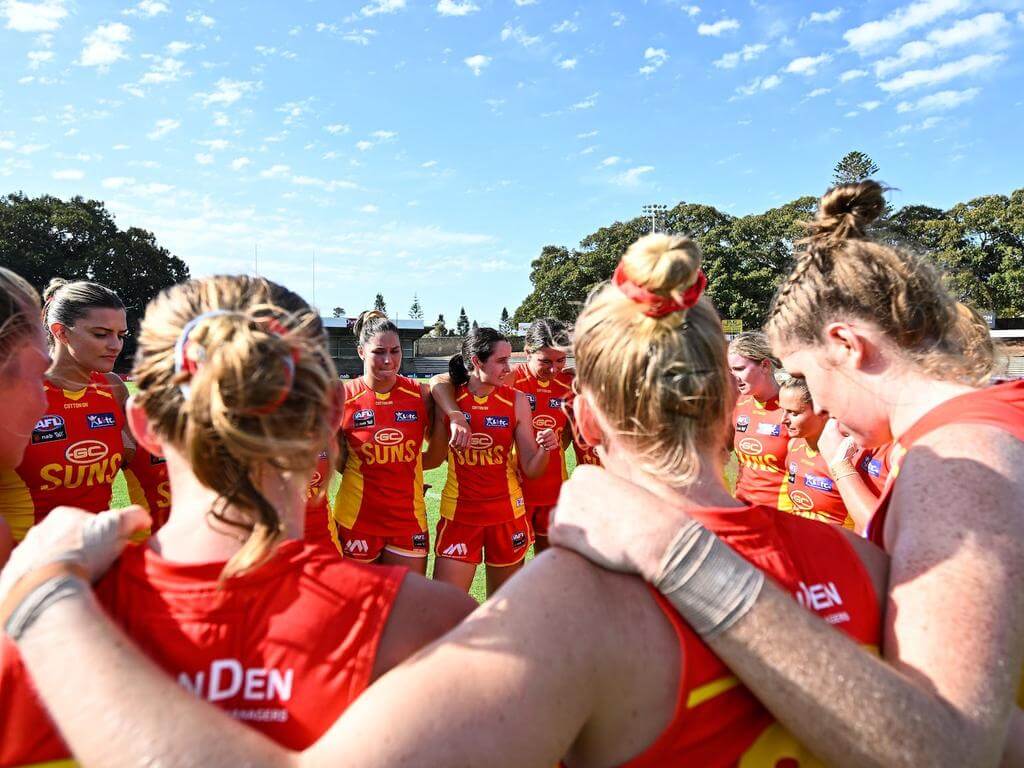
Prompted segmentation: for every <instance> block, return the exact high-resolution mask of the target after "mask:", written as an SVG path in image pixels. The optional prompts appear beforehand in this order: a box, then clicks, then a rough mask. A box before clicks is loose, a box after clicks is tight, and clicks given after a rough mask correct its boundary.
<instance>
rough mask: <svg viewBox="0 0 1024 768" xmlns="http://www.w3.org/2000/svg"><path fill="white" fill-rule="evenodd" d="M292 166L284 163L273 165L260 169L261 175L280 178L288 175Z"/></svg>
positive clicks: (262, 176)
mask: <svg viewBox="0 0 1024 768" xmlns="http://www.w3.org/2000/svg"><path fill="white" fill-rule="evenodd" d="M289 171H291V168H290V167H289V166H287V165H284V164H283V163H278V164H277V165H272V166H270V167H269V168H265V169H264V170H262V171H260V177H261V178H264V179H280V178H283V177H285V176H287V175H288V173H289Z"/></svg>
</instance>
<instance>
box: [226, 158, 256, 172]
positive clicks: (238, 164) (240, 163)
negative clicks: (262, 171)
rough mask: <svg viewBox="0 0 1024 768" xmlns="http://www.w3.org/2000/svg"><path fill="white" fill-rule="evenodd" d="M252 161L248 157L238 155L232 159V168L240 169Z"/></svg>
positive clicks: (234, 169)
mask: <svg viewBox="0 0 1024 768" xmlns="http://www.w3.org/2000/svg"><path fill="white" fill-rule="evenodd" d="M250 163H252V160H250V159H249V158H248V157H236V158H235V159H234V160H232V161H231V170H233V171H240V170H242V169H243V168H245V166H247V165H249V164H250Z"/></svg>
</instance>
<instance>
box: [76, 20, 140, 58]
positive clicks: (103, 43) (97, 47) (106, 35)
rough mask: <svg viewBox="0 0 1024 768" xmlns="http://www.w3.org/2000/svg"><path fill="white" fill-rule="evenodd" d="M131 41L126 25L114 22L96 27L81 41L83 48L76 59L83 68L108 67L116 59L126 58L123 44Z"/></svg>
mask: <svg viewBox="0 0 1024 768" xmlns="http://www.w3.org/2000/svg"><path fill="white" fill-rule="evenodd" d="M131 39H132V30H131V27H129V26H128V25H127V24H121V23H120V22H115V23H113V24H103V25H101V26H99V27H96V29H94V30H93V31H92V32H91V33H90V34H89V35H87V36H86V38H85V40H84V41H83V42H84V44H85V47H83V48H82V54H81V56H79V58H78V63H79V64H80V65H81V66H83V67H109V66H110V65H111V64H113V63H114V62H115V61H117V60H118V59H124V58H127V57H126V56H125V54H124V43H127V42H128V41H129V40H131Z"/></svg>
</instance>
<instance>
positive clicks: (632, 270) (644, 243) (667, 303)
mask: <svg viewBox="0 0 1024 768" xmlns="http://www.w3.org/2000/svg"><path fill="white" fill-rule="evenodd" d="M700 263H701V253H700V249H699V248H698V247H697V244H696V243H694V242H693V241H692V240H690V238H688V237H683V236H680V235H666V234H661V233H656V234H651V235H647V236H646V237H642V238H640V239H639V240H637V241H636V242H635V243H633V244H632V245H631V246H630V247H629V249H628V250H627V251H626V253H625V255H623V257H622V259H621V261H619V265H618V266H617V267H616V268H615V273H614V274H613V275H612V285H614V286H615V287H616V288H618V289H619V290H620V291H621V292H622V293H623V294H624V295H625V296H626V297H627V298H629V299H630V300H632V301H634V302H636V303H637V304H640V305H643V306H644V307H646V309H645V310H644V314H645V315H646V316H647V317H651V318H661V317H665V316H666V315H670V314H673V313H675V312H683V311H685V310H687V309H690V308H691V307H693V305H695V304H696V303H697V301H698V300H699V299H700V297H701V296H702V295H703V293H704V289H705V288H707V285H708V279H707V276H706V275H705V274H704V271H703V270H702V269H701V268H700Z"/></svg>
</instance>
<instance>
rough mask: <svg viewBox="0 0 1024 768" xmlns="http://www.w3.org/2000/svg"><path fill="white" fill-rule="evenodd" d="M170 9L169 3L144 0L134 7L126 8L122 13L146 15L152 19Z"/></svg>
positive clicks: (126, 14)
mask: <svg viewBox="0 0 1024 768" xmlns="http://www.w3.org/2000/svg"><path fill="white" fill-rule="evenodd" d="M169 10H170V9H169V8H168V7H167V5H166V4H165V3H161V2H160V0H142V2H140V3H139V4H138V5H136V6H135V7H134V8H126V9H125V10H123V11H121V13H122V14H124V15H125V16H144V17H146V18H150V19H151V18H153V17H154V16H158V15H160V14H161V13H167V12H168V11H169Z"/></svg>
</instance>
